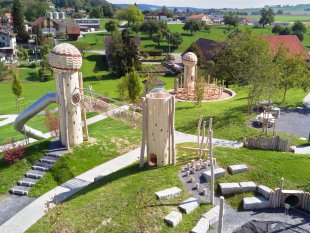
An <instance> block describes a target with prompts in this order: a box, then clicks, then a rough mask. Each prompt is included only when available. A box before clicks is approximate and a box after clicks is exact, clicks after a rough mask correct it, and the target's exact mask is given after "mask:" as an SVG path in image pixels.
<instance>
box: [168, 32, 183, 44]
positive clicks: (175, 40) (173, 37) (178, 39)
mask: <svg viewBox="0 0 310 233" xmlns="http://www.w3.org/2000/svg"><path fill="white" fill-rule="evenodd" d="M169 42H170V44H171V45H172V46H174V47H176V48H178V47H179V46H180V45H181V44H182V43H183V37H182V35H181V34H180V33H178V32H172V33H170V41H169V37H168V43H169Z"/></svg>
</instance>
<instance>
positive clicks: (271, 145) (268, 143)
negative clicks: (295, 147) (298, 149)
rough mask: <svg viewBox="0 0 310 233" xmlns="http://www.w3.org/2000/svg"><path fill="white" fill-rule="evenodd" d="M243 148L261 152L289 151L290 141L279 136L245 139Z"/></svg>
mask: <svg viewBox="0 0 310 233" xmlns="http://www.w3.org/2000/svg"><path fill="white" fill-rule="evenodd" d="M244 147H247V148H251V149H261V150H274V151H290V147H291V141H290V140H284V139H282V138H280V137H279V136H275V137H272V138H267V137H247V138H245V142H244Z"/></svg>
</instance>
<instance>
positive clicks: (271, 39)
mask: <svg viewBox="0 0 310 233" xmlns="http://www.w3.org/2000/svg"><path fill="white" fill-rule="evenodd" d="M262 38H263V39H265V40H267V42H268V44H269V46H270V49H271V50H272V53H273V54H276V53H277V52H278V50H279V48H280V47H281V46H282V47H283V48H284V50H285V51H286V53H287V56H288V57H296V56H301V57H302V58H303V59H304V60H305V61H306V62H310V55H309V53H308V52H307V50H306V48H305V47H304V46H303V44H302V43H301V42H300V40H299V39H298V37H297V36H296V35H266V36H262Z"/></svg>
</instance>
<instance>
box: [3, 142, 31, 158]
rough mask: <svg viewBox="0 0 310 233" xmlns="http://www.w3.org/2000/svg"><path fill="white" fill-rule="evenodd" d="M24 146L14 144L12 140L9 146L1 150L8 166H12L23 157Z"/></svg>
mask: <svg viewBox="0 0 310 233" xmlns="http://www.w3.org/2000/svg"><path fill="white" fill-rule="evenodd" d="M25 151H26V148H25V145H24V144H22V143H17V142H15V140H14V139H12V140H11V141H10V144H9V145H7V146H5V147H4V149H3V159H4V161H5V162H6V163H8V164H14V163H16V162H17V161H19V160H20V159H22V158H23V157H24V155H25Z"/></svg>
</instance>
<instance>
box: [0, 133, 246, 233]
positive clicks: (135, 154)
mask: <svg viewBox="0 0 310 233" xmlns="http://www.w3.org/2000/svg"><path fill="white" fill-rule="evenodd" d="M196 141H197V137H196V136H195V135H190V134H184V133H180V132H176V134H175V142H176V144H178V143H184V142H196ZM214 143H215V144H216V145H222V146H228V147H233V148H238V147H241V146H242V143H240V142H231V141H226V140H219V139H215V140H214ZM139 158H140V148H137V149H135V150H132V151H130V152H128V153H126V154H124V155H121V156H119V157H117V158H115V159H112V160H110V161H108V162H106V163H103V164H101V165H99V166H97V167H95V168H93V169H91V170H89V171H87V172H85V173H83V174H81V175H79V176H77V177H75V178H73V179H71V180H69V181H67V182H66V183H64V184H62V185H60V186H58V187H56V188H54V189H52V190H50V191H49V192H47V193H45V194H44V195H42V196H41V197H39V198H37V199H36V200H34V201H33V202H31V203H30V204H29V205H27V206H26V207H25V208H23V209H22V210H21V211H19V212H18V213H17V214H15V215H14V216H13V217H12V218H10V219H9V220H8V221H6V222H5V223H4V224H3V225H1V226H0V232H1V233H11V232H14V233H19V232H24V231H26V230H27V229H28V228H29V227H31V226H32V225H33V224H34V223H36V222H37V221H38V220H39V219H40V218H42V217H43V216H44V215H45V209H46V203H50V204H51V207H54V206H55V204H57V203H59V202H62V201H64V200H65V199H67V198H68V197H70V196H72V195H73V194H75V193H76V192H78V191H79V190H81V189H83V188H85V187H86V186H88V185H89V184H91V183H93V182H95V180H97V179H101V178H104V177H105V176H107V175H109V174H111V173H113V172H116V171H118V170H120V169H123V168H125V167H127V166H129V165H130V164H132V163H134V162H136V161H139Z"/></svg>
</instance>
